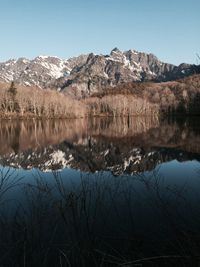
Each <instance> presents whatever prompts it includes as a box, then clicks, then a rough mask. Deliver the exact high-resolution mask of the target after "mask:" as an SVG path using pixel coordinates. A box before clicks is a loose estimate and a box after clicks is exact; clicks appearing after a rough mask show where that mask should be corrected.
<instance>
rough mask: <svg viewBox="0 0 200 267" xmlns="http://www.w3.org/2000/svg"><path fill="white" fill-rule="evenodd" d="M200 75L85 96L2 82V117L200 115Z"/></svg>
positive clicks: (145, 83) (140, 84)
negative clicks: (72, 95)
mask: <svg viewBox="0 0 200 267" xmlns="http://www.w3.org/2000/svg"><path fill="white" fill-rule="evenodd" d="M199 103H200V75H192V76H190V77H187V78H184V79H182V80H177V81H170V82H162V83H155V82H140V83H138V82H131V83H122V84H119V85H118V86H116V87H114V88H113V87H110V88H104V89H102V90H101V91H99V92H97V93H95V94H93V95H90V96H89V97H86V98H83V99H79V100H78V99H73V98H72V97H70V96H68V95H67V93H65V94H64V93H62V92H58V91H55V90H50V89H40V88H37V87H33V86H30V87H25V86H20V85H16V84H15V83H14V82H12V83H11V84H5V83H1V84H0V118H13V117H18V118H25V117H28V118H30V117H37V118H80V117H86V116H113V117H118V116H140V115H142V116H174V115H184V116H185V115H200V105H199Z"/></svg>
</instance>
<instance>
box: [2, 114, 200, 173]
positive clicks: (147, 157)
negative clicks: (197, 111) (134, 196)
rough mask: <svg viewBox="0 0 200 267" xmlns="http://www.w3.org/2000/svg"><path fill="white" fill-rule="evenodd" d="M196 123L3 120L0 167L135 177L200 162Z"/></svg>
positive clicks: (149, 119)
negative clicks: (168, 165) (175, 164)
mask: <svg viewBox="0 0 200 267" xmlns="http://www.w3.org/2000/svg"><path fill="white" fill-rule="evenodd" d="M199 133H200V127H199V123H198V120H196V121H195V120H194V119H192V120H188V121H180V120H176V121H175V120H174V121H163V122H160V121H159V120H158V119H157V118H154V117H129V118H127V117H125V118H107V119H106V118H93V119H77V120H47V121H40V120H36V121H34V120H32V121H14V122H13V121H9V122H7V121H2V122H1V126H0V164H1V165H3V166H13V167H17V168H19V167H22V168H23V169H31V168H33V167H35V168H39V169H40V170H43V171H49V170H51V169H52V170H56V169H64V168H66V167H70V168H74V169H80V170H82V171H92V172H94V171H99V170H110V171H112V173H113V174H115V175H119V174H122V173H138V172H143V171H146V170H152V169H154V168H155V167H156V166H157V165H158V164H161V163H163V162H168V161H171V160H174V159H176V160H178V161H187V160H193V159H196V160H199V159H200V135H199Z"/></svg>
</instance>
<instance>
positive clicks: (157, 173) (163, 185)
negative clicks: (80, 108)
mask: <svg viewBox="0 0 200 267" xmlns="http://www.w3.org/2000/svg"><path fill="white" fill-rule="evenodd" d="M0 165H1V168H0V212H1V214H0V255H1V256H0V266H126V267H128V266H199V265H198V264H199V262H200V260H199V259H200V252H199V251H200V121H199V118H198V117H192V118H168V119H165V120H164V119H163V120H159V119H158V118H154V117H124V118H92V119H91V118H90V119H89V118H88V119H76V120H47V121H41V120H31V121H12V120H11V121H3V120H2V121H1V122H0Z"/></svg>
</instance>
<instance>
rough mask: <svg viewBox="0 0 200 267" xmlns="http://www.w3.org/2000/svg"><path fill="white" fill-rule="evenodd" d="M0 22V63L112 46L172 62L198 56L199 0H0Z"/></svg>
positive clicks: (104, 51)
mask: <svg viewBox="0 0 200 267" xmlns="http://www.w3.org/2000/svg"><path fill="white" fill-rule="evenodd" d="M0 25H1V27H0V29H1V40H0V61H4V60H7V59H9V58H17V57H22V56H24V57H28V58H34V57H35V56H37V55H56V56H58V57H61V58H68V57H71V56H76V55H79V54H81V53H88V52H94V53H102V54H107V53H109V52H110V50H111V49H112V48H114V47H118V48H119V49H121V50H128V49H135V50H138V51H144V52H152V53H154V54H155V55H157V57H158V58H160V59H161V60H163V61H166V62H170V63H174V64H179V63H181V62H188V63H197V57H196V53H199V54H200V0H0Z"/></svg>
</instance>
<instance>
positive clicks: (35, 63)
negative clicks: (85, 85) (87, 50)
mask: <svg viewBox="0 0 200 267" xmlns="http://www.w3.org/2000/svg"><path fill="white" fill-rule="evenodd" d="M86 59H87V55H81V56H79V57H74V58H70V59H68V60H62V59H60V58H58V57H52V56H38V57H36V58H34V59H33V60H29V59H26V58H19V59H18V60H14V59H11V60H8V61H6V62H3V63H0V81H3V82H11V81H15V82H16V83H19V84H21V85H28V86H31V85H36V86H38V87H41V88H47V87H51V85H52V84H54V82H56V80H57V79H58V78H60V77H63V78H64V77H66V76H68V75H69V74H70V72H71V70H72V69H73V68H74V67H75V66H79V65H82V64H83V63H85V61H86Z"/></svg>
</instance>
